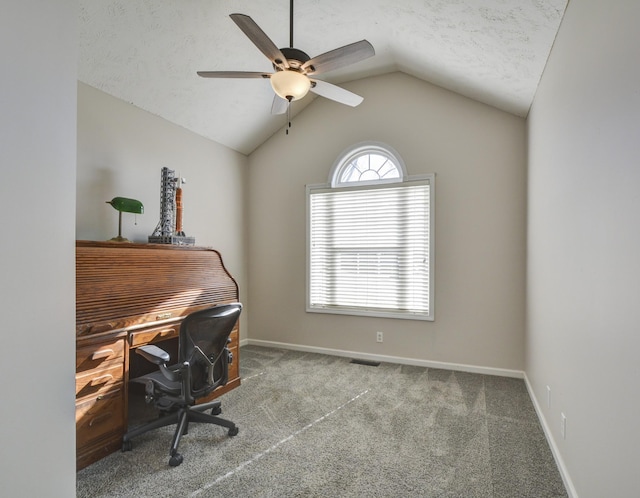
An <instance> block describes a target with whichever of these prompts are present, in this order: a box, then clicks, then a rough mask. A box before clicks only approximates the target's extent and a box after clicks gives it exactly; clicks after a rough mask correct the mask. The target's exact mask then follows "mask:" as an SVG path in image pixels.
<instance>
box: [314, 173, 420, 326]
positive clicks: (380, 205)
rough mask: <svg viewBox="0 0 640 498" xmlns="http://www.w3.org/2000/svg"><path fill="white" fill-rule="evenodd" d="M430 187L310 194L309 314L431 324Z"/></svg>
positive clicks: (323, 190) (411, 185)
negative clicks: (316, 313)
mask: <svg viewBox="0 0 640 498" xmlns="http://www.w3.org/2000/svg"><path fill="white" fill-rule="evenodd" d="M430 195H431V185H430V181H429V180H417V181H409V182H402V183H396V184H386V185H369V186H358V187H348V188H339V189H335V188H333V189H332V188H310V189H309V190H308V216H309V220H308V227H309V234H308V235H309V254H308V280H309V282H308V283H309V285H308V303H307V309H308V310H309V311H326V312H336V313H348V314H364V315H375V316H392V317H399V318H416V319H432V313H431V296H430V287H431V286H430V271H431V269H430V259H431V258H430V251H431V247H430V244H431V223H430V216H431V212H430V211H431V202H430Z"/></svg>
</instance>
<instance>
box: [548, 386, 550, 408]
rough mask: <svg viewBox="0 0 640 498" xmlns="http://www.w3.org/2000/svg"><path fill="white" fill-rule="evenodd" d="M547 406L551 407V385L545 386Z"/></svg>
mask: <svg viewBox="0 0 640 498" xmlns="http://www.w3.org/2000/svg"><path fill="white" fill-rule="evenodd" d="M547 408H551V386H547Z"/></svg>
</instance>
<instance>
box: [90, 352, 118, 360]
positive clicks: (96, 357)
mask: <svg viewBox="0 0 640 498" xmlns="http://www.w3.org/2000/svg"><path fill="white" fill-rule="evenodd" d="M111 355H113V349H101V350H100V351H96V352H95V353H93V355H92V356H91V359H92V360H101V359H103V358H108V357H109V356H111Z"/></svg>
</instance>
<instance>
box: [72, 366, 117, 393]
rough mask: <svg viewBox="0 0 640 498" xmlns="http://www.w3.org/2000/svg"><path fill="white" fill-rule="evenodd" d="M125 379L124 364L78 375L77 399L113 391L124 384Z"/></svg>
mask: <svg viewBox="0 0 640 498" xmlns="http://www.w3.org/2000/svg"><path fill="white" fill-rule="evenodd" d="M123 377H124V363H119V364H117V365H113V366H111V367H108V368H105V369H101V370H95V369H94V370H89V371H88V372H85V373H82V374H79V375H76V397H77V398H82V397H85V396H95V395H96V394H98V393H100V392H101V391H102V392H104V391H108V390H110V389H113V388H114V387H115V386H116V385H118V384H121V383H122V379H123Z"/></svg>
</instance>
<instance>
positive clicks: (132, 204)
mask: <svg viewBox="0 0 640 498" xmlns="http://www.w3.org/2000/svg"><path fill="white" fill-rule="evenodd" d="M107 204H111V205H112V206H113V207H114V209H116V210H118V211H120V212H125V213H136V214H142V213H144V206H143V205H142V202H140V201H136V200H135V199H127V198H126V197H114V198H113V199H111V200H110V201H107Z"/></svg>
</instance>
